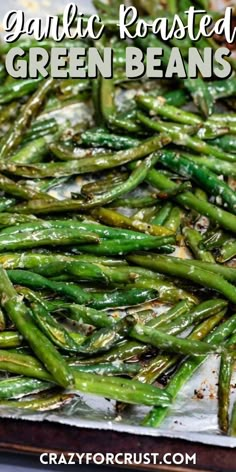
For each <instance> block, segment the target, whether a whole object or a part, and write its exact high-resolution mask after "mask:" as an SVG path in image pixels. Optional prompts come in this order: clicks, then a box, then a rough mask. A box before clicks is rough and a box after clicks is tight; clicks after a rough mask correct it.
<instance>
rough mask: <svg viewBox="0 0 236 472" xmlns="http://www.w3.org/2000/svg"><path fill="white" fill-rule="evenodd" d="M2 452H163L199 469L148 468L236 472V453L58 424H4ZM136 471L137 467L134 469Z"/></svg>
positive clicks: (0, 437)
mask: <svg viewBox="0 0 236 472" xmlns="http://www.w3.org/2000/svg"><path fill="white" fill-rule="evenodd" d="M0 449H1V450H4V451H12V452H22V453H29V454H37V455H39V454H40V453H41V452H45V451H46V452H50V451H52V452H58V453H61V452H63V453H68V452H78V453H82V452H91V453H94V454H95V453H96V452H100V453H101V452H102V453H103V454H104V453H106V452H112V453H114V454H115V453H118V452H123V453H125V452H131V453H133V452H142V453H145V452H148V453H151V452H156V453H157V452H159V453H160V455H162V454H165V453H172V454H174V453H176V452H179V453H182V454H185V453H186V452H187V453H188V454H189V455H192V454H194V453H196V454H197V465H196V466H192V465H191V466H190V465H188V466H181V467H177V466H176V467H175V466H171V467H168V466H155V467H154V466H153V467H152V466H146V468H148V469H149V470H155V471H160V472H162V471H163V472H164V471H166V472H192V471H196V470H197V471H202V472H235V471H236V449H227V448H219V447H214V446H206V445H202V444H198V443H191V442H188V441H182V440H173V439H167V438H153V437H147V436H136V435H131V434H127V433H117V432H112V431H98V430H92V429H79V428H75V427H71V426H65V425H60V424H56V423H49V422H43V423H35V422H31V421H21V420H8V419H1V421H0ZM134 468H135V469H136V470H137V469H138V467H137V466H135V467H134Z"/></svg>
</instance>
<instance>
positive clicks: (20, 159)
mask: <svg viewBox="0 0 236 472" xmlns="http://www.w3.org/2000/svg"><path fill="white" fill-rule="evenodd" d="M47 152H48V140H47V139H46V138H44V137H41V138H38V139H34V141H32V142H29V143H27V144H25V145H24V146H22V148H21V149H19V151H17V152H16V154H13V155H11V156H9V157H8V158H7V162H15V163H16V164H34V163H36V162H41V161H42V160H43V158H44V157H45V156H46V155H47Z"/></svg>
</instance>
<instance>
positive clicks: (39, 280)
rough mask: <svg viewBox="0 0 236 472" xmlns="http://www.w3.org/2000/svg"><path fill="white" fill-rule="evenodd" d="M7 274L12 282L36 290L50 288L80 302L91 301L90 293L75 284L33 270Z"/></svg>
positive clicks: (13, 271)
mask: <svg viewBox="0 0 236 472" xmlns="http://www.w3.org/2000/svg"><path fill="white" fill-rule="evenodd" d="M8 275H9V277H10V279H11V281H12V282H13V283H14V284H19V285H21V284H22V285H26V286H27V287H32V288H34V289H36V290H38V289H39V290H40V289H46V290H51V291H53V292H56V293H59V294H62V295H65V296H67V297H69V298H72V299H73V300H74V301H76V302H77V303H81V304H84V303H89V302H90V301H91V295H89V294H88V293H87V292H85V291H84V290H83V289H82V288H80V287H79V286H78V285H75V284H70V283H66V282H65V283H61V282H54V281H52V280H49V279H47V278H46V277H42V276H41V275H39V274H34V273H33V272H30V271H25V270H12V271H8Z"/></svg>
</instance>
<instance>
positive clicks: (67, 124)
mask: <svg viewBox="0 0 236 472" xmlns="http://www.w3.org/2000/svg"><path fill="white" fill-rule="evenodd" d="M167 3H168V11H166V10H161V9H160V8H159V6H158V5H159V2H154V1H153V2H152V1H148V2H144V1H143V0H136V2H135V6H136V7H137V8H138V10H139V13H140V15H141V16H142V15H143V16H144V17H145V18H146V19H148V18H150V17H157V16H158V15H161V16H163V14H165V15H167V16H168V18H169V20H171V19H172V18H173V15H174V14H175V13H176V12H179V11H184V10H185V9H187V8H188V2H186V1H185V0H184V1H182V0H171V2H167ZM192 3H193V4H194V6H198V7H199V6H201V7H204V8H206V9H208V10H209V8H210V7H209V5H208V1H207V0H201V1H200V0H196V1H193V2H192ZM119 4H120V2H118V1H117V0H109V1H108V2H106V3H103V1H100V0H94V5H95V7H96V8H97V10H98V13H99V15H100V16H101V17H102V19H103V24H104V25H105V32H104V41H98V42H97V43H96V44H95V46H96V47H98V48H99V50H100V52H102V48H103V47H104V46H110V47H112V48H113V49H114V77H113V78H111V79H104V78H103V77H101V76H100V75H99V76H98V78H97V79H96V80H90V79H63V80H61V79H54V80H53V79H52V78H50V77H49V78H48V79H44V78H42V77H40V78H38V79H24V80H14V79H12V78H10V77H8V76H7V72H6V70H5V67H4V60H5V55H6V53H7V52H8V51H9V49H10V48H11V45H9V44H8V45H7V44H4V43H1V44H0V55H1V70H0V191H1V196H0V416H1V409H2V408H3V409H4V408H11V409H18V410H21V409H22V410H24V409H28V410H29V411H49V410H51V409H58V408H61V409H62V408H63V407H64V405H67V404H68V403H71V402H73V401H74V398H75V397H76V395H84V394H86V393H87V394H96V395H98V396H102V397H105V398H109V399H112V400H114V401H116V402H119V405H118V406H119V413H120V414H121V415H122V412H123V410H124V409H125V407H126V404H134V405H146V406H147V407H149V413H148V415H147V416H146V417H145V418H143V421H142V424H144V425H147V426H152V427H159V426H160V425H161V424H162V421H163V420H164V418H165V417H166V415H167V414H168V413H169V411H170V409H171V405H172V404H173V402H174V401H175V398H176V397H177V395H178V394H179V391H180V390H181V389H182V387H183V386H184V384H185V383H186V382H187V381H188V380H189V379H190V378H191V376H192V375H193V373H194V372H195V371H196V369H198V368H199V367H200V366H201V365H202V364H203V362H204V361H205V360H206V359H207V358H208V356H209V355H217V356H220V358H221V362H220V368H219V387H218V399H219V400H218V405H219V408H218V416H219V430H220V431H221V432H222V434H231V435H234V436H236V406H234V408H233V413H232V415H230V403H231V381H232V375H233V371H234V368H235V359H236V314H235V309H236V239H235V234H236V192H235V188H236V113H235V96H236V78H235V71H236V61H235V59H234V58H233V56H232V57H230V58H228V60H229V61H230V63H231V65H232V68H233V71H234V72H233V74H232V76H231V77H230V78H229V79H228V80H214V78H213V79H212V80H211V81H207V80H203V79H202V78H201V77H200V76H199V77H198V78H197V79H195V80H193V79H191V80H189V79H187V80H184V81H182V82H181V81H178V80H177V79H176V81H175V82H174V81H173V80H172V81H168V80H165V81H161V80H156V79H155V80H151V79H150V80H146V79H143V78H142V79H135V80H127V78H126V77H125V47H126V46H127V45H130V43H127V45H126V43H125V42H122V44H121V42H120V41H119V38H118V34H117V33H118V30H117V21H118V20H116V16H117V14H118V7H119ZM181 15H184V13H181ZM214 15H215V17H216V18H220V16H221V14H220V13H215V14H214ZM85 21H86V17H85ZM95 26H96V25H95ZM133 43H134V45H137V46H138V47H141V48H142V50H143V52H144V55H145V54H146V48H147V47H163V48H164V50H165V60H166V61H167V60H168V57H169V55H170V51H171V48H172V47H174V46H176V44H178V42H177V43H176V42H175V41H174V40H171V41H169V42H166V43H165V44H163V43H162V42H161V41H160V40H159V39H158V37H156V36H155V37H154V36H152V35H151V34H150V35H148V36H147V37H146V38H142V39H139V40H135V41H134V42H133ZM63 44H64V45H65V47H67V46H68V47H69V46H70V45H71V40H69V39H68V40H67V39H65V40H64V41H63ZM75 44H76V45H78V46H82V45H83V47H84V46H85V47H86V48H88V47H89V46H91V44H92V41H91V40H88V39H84V40H83V41H77V42H76V43H75ZM16 45H17V46H19V47H22V48H23V49H24V50H25V51H28V50H29V48H31V47H32V46H35V45H37V42H35V40H33V39H32V38H31V37H29V38H24V39H20V40H18V41H17V44H16ZM55 45H56V43H55V41H53V40H52V39H48V40H45V41H42V42H41V43H40V46H41V47H44V48H45V49H46V50H50V48H52V47H55ZM207 45H208V46H209V47H214V48H217V47H218V46H217V43H216V41H215V40H214V39H212V38H211V39H209V40H208V39H206V42H205V41H203V42H200V41H199V42H198V45H197V46H198V48H199V49H200V50H201V48H203V47H206V46H207ZM182 46H183V55H184V57H187V52H188V48H190V47H195V44H194V43H192V42H191V40H190V39H186V40H185V41H184V42H183V45H182ZM164 66H166V64H164ZM81 106H82V115H81ZM62 109H63V110H64V109H65V110H66V112H67V113H65V118H64V117H63V116H62V115H64V114H63V113H61V111H62ZM222 110H223V111H222ZM74 111H76V113H74ZM52 112H53V115H52ZM86 114H87V115H86ZM86 116H87V118H86ZM58 118H59V119H58ZM68 392H69V393H68ZM71 392H73V393H71ZM193 394H194V392H193ZM230 416H231V418H230Z"/></svg>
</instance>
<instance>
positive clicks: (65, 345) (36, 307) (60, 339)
mask: <svg viewBox="0 0 236 472" xmlns="http://www.w3.org/2000/svg"><path fill="white" fill-rule="evenodd" d="M31 311H32V315H33V319H34V321H35V323H36V325H37V326H38V327H39V329H40V330H41V331H42V332H43V333H44V334H45V336H47V338H49V339H50V340H51V341H52V343H53V344H55V345H56V346H58V347H59V348H60V349H64V350H66V351H72V352H73V351H75V352H78V351H79V346H80V344H82V343H83V341H84V336H83V335H81V336H80V334H79V333H77V342H75V340H74V339H73V337H72V335H71V334H70V332H69V331H68V330H67V329H65V328H64V327H63V326H62V325H61V324H60V323H58V322H57V321H56V320H55V319H54V318H53V317H52V316H51V315H50V313H48V312H47V310H46V309H45V307H44V306H43V305H42V304H40V303H36V302H34V303H32V304H31ZM78 340H80V343H79V342H78Z"/></svg>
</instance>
